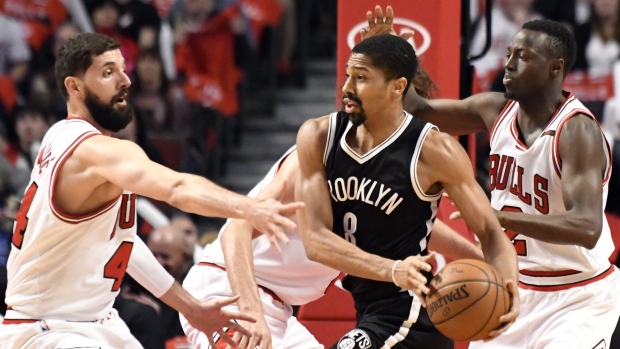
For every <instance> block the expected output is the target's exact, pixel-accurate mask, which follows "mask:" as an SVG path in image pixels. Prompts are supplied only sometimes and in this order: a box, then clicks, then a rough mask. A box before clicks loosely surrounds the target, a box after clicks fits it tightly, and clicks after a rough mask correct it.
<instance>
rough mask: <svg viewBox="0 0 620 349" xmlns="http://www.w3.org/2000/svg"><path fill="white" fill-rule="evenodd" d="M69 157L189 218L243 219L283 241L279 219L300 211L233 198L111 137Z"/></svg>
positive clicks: (91, 141)
mask: <svg viewBox="0 0 620 349" xmlns="http://www.w3.org/2000/svg"><path fill="white" fill-rule="evenodd" d="M73 156H75V157H78V158H79V160H80V161H81V163H82V164H84V167H85V168H87V171H89V172H91V173H93V174H94V175H95V176H98V177H99V178H102V179H105V180H106V181H109V182H111V183H113V184H115V185H116V186H118V187H120V188H123V189H126V190H130V191H132V192H134V193H136V194H138V195H143V196H147V197H150V198H153V199H155V200H160V201H164V202H166V203H168V204H170V205H172V206H174V207H177V208H179V209H181V210H183V211H185V212H189V213H196V214H200V215H204V216H213V217H232V218H243V219H247V220H249V221H251V222H252V224H253V225H254V227H256V229H257V230H259V231H261V232H264V233H266V234H269V235H275V236H283V235H284V233H283V232H282V226H284V227H288V228H291V229H294V228H295V224H294V223H293V222H292V221H290V220H289V219H287V218H285V217H286V216H290V215H292V214H294V213H295V210H297V209H298V208H300V207H303V204H302V203H290V204H287V205H282V204H281V203H280V202H278V201H276V200H274V199H264V200H257V199H254V198H249V197H246V196H244V195H239V194H236V193H233V192H231V191H229V190H226V189H224V188H222V187H220V186H217V185H216V184H214V183H213V182H211V181H209V180H207V179H206V178H203V177H200V176H195V175H190V174H186V173H179V172H176V171H173V170H171V169H169V168H167V167H165V166H162V165H159V164H157V163H155V162H152V161H151V160H149V159H148V157H147V156H146V154H145V153H144V151H143V150H142V149H141V148H140V147H139V146H137V145H136V144H135V143H132V142H129V141H124V140H119V139H115V138H111V137H106V136H94V137H91V138H89V139H87V140H86V141H84V142H83V143H82V144H81V145H80V146H79V147H78V148H77V149H76V151H75V153H74V154H73Z"/></svg>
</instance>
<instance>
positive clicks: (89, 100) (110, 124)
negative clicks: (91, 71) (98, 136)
mask: <svg viewBox="0 0 620 349" xmlns="http://www.w3.org/2000/svg"><path fill="white" fill-rule="evenodd" d="M123 95H127V91H126V90H123V91H120V92H119V93H118V94H116V95H115V96H114V97H113V98H112V100H111V101H110V103H108V104H106V103H102V102H101V101H100V100H99V98H98V97H97V96H96V95H95V94H94V93H91V92H90V91H89V90H88V89H86V99H85V100H84V102H85V104H86V108H88V112H89V113H90V115H91V116H92V117H93V119H94V120H95V122H96V123H97V124H99V126H101V127H102V128H103V129H105V130H107V131H111V132H118V131H120V130H122V129H124V128H125V127H127V125H129V123H130V122H131V120H133V110H132V109H131V107H130V106H129V105H123V106H115V104H116V101H117V100H118V98H119V97H121V96H123Z"/></svg>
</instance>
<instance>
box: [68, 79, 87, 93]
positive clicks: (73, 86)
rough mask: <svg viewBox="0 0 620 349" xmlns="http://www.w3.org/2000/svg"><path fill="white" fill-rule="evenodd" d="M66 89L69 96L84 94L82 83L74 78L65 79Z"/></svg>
mask: <svg viewBox="0 0 620 349" xmlns="http://www.w3.org/2000/svg"><path fill="white" fill-rule="evenodd" d="M65 88H66V89H67V92H68V93H69V95H72V94H82V93H84V87H83V86H82V82H81V81H80V80H79V79H77V78H76V77H74V76H67V77H66V78H65Z"/></svg>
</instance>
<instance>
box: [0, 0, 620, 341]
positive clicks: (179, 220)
mask: <svg viewBox="0 0 620 349" xmlns="http://www.w3.org/2000/svg"><path fill="white" fill-rule="evenodd" d="M470 3H471V5H472V8H471V17H472V33H473V37H472V41H471V45H470V46H471V54H472V55H476V54H478V53H480V52H481V51H482V49H483V47H484V46H485V40H486V35H485V25H486V23H485V19H484V16H483V14H484V12H485V11H484V10H485V9H484V4H485V1H484V0H470ZM493 4H494V7H493V10H492V26H491V27H492V32H491V38H490V40H491V45H490V49H489V51H488V52H487V53H486V54H485V55H484V56H483V57H482V58H481V59H479V60H476V61H475V62H473V65H474V67H475V74H474V75H475V76H474V88H473V92H474V93H475V92H482V91H489V90H493V91H501V92H503V91H504V89H503V86H502V77H503V64H504V61H505V56H506V47H507V46H508V44H509V43H510V40H511V38H512V36H513V35H514V34H515V33H516V32H517V31H518V29H519V28H520V27H521V25H522V24H523V23H524V22H526V21H529V20H532V19H536V18H550V19H553V20H557V21H561V22H563V23H565V24H566V26H568V27H569V28H570V29H571V30H572V31H573V33H574V34H575V38H576V40H577V44H578V51H577V60H576V63H575V66H574V67H573V70H572V72H571V73H570V74H569V76H568V77H567V80H566V85H567V86H566V90H569V91H572V92H574V94H575V95H576V96H577V97H578V98H580V99H581V100H582V101H584V102H585V104H586V105H587V106H588V107H589V108H591V110H592V112H593V113H594V115H595V116H596V117H597V118H598V119H599V121H600V122H601V124H602V125H603V128H604V131H605V133H606V135H607V137H608V139H609V140H610V142H611V143H612V145H613V148H614V149H618V150H617V151H614V158H615V159H616V158H619V159H618V160H619V161H617V162H616V163H620V97H616V96H615V94H614V81H620V69H619V65H618V62H619V58H620V0H494V1H493ZM335 16H336V0H312V1H310V0H0V118H1V122H0V154H1V155H2V156H0V266H1V267H2V268H0V290H2V289H3V285H2V282H3V280H4V281H5V280H6V269H5V268H4V265H5V263H6V258H7V255H8V252H9V250H10V238H11V233H12V226H13V218H14V215H15V212H16V211H17V209H18V207H19V203H20V200H21V195H22V193H23V191H24V189H25V187H26V186H27V184H28V181H29V177H30V171H31V169H32V167H33V165H34V163H35V161H36V157H37V154H38V149H39V145H40V142H41V140H42V137H43V135H44V134H45V132H46V131H47V129H48V128H49V127H50V126H51V125H52V124H53V123H54V122H56V121H57V120H61V119H64V118H65V117H67V110H66V104H65V101H64V99H63V98H62V96H61V95H60V93H58V87H57V86H56V82H55V79H54V57H55V55H56V53H57V52H58V49H59V48H60V46H61V45H62V44H63V43H64V42H65V41H66V40H67V39H68V38H70V37H72V36H73V35H75V34H77V33H79V32H84V31H87V32H99V33H104V34H107V35H109V36H111V37H113V38H115V39H116V40H117V41H118V42H119V43H120V45H121V46H120V49H121V51H122V53H123V56H124V57H125V59H126V71H127V72H128V73H129V75H130V76H131V77H132V82H133V84H132V86H131V88H130V91H131V92H130V94H129V99H130V102H131V104H132V105H133V106H134V109H135V116H136V117H135V121H134V122H132V124H130V125H129V126H128V127H127V128H126V129H125V130H123V131H121V132H119V133H118V134H117V135H116V136H117V137H120V138H124V139H128V140H131V141H133V142H136V143H138V144H139V145H141V146H142V148H143V149H144V150H145V152H146V153H147V155H148V156H149V157H150V158H151V159H152V160H154V161H156V162H160V163H163V164H165V165H167V166H169V167H172V168H174V169H177V170H182V171H185V172H190V173H196V174H200V175H203V176H206V177H209V178H211V179H214V180H216V181H217V179H218V178H220V177H221V176H222V175H224V174H225V172H226V158H227V152H228V151H229V150H230V148H231V147H232V146H234V145H235V144H236V143H238V142H239V136H240V133H241V132H242V129H243V119H244V118H245V117H247V116H248V115H257V114H263V115H270V114H273V108H274V98H275V91H276V89H277V88H278V87H282V86H291V85H292V86H296V87H303V86H304V85H305V78H306V76H305V74H306V72H305V62H306V60H307V59H308V58H309V55H310V54H313V55H325V56H328V57H334V56H335V47H336V46H335V36H336V33H335ZM326 33H327V34H326ZM316 37H320V38H321V39H320V40H322V41H320V42H316V41H313V40H314V39H313V38H316ZM321 44H322V46H321ZM308 47H313V50H312V52H309V50H308ZM614 73H616V74H617V76H615V80H614ZM619 86H620V85H619ZM618 95H619V96H620V93H618ZM477 139H478V142H477V147H478V156H477V159H478V161H477V167H478V171H477V173H478V177H479V180H480V181H481V183H483V184H484V183H487V177H486V176H487V174H488V160H487V159H488V152H489V149H488V135H487V134H480V135H478V137H477ZM483 187H485V186H483ZM618 192H620V171H614V172H613V173H612V179H611V182H610V192H609V193H610V195H609V198H608V207H607V209H608V211H610V212H614V213H617V214H620V195H617V194H616V193H618ZM168 215H169V216H170V217H172V218H170V219H165V220H164V221H165V222H164V224H161V225H160V226H158V227H157V228H156V229H154V228H153V227H152V226H151V225H150V224H148V223H146V222H142V224H141V226H140V234H141V237H142V238H144V239H145V240H147V243H148V246H149V248H150V249H151V250H152V251H153V253H154V254H155V256H156V257H157V259H158V260H159V261H160V263H161V264H162V265H164V266H165V267H166V269H167V270H168V271H169V272H170V273H171V274H172V275H173V276H174V277H175V278H176V279H177V280H178V281H182V279H183V278H184V276H185V274H186V273H187V271H188V270H189V267H190V266H191V265H192V264H193V263H194V258H195V256H196V255H199V253H200V249H201V246H204V244H205V243H207V242H209V239H212V238H214V236H215V234H216V232H211V233H199V230H198V228H197V226H196V224H195V222H193V221H192V217H190V216H186V215H180V214H178V213H175V212H168ZM201 237H202V238H201ZM201 240H202V241H201ZM2 274H4V275H2ZM0 297H1V298H2V299H4V296H3V294H2V292H0ZM115 307H116V308H117V309H118V311H119V313H120V314H121V317H123V319H124V320H125V321H126V322H127V323H128V325H129V327H130V328H131V330H132V332H134V335H135V336H136V337H137V338H138V339H139V340H140V341H141V342H142V343H143V345H144V347H145V348H156V349H163V348H165V347H166V345H167V348H187V344H186V343H185V341H184V339H183V332H182V329H181V328H180V323H179V320H178V316H177V314H176V313H175V312H174V311H173V310H172V309H171V308H169V307H168V306H166V305H165V304H163V303H162V302H160V301H159V300H158V299H156V298H154V297H152V296H151V295H150V294H148V292H147V291H146V290H144V289H143V288H141V287H140V286H139V285H138V284H137V283H135V282H133V281H132V280H131V279H130V278H129V277H127V280H125V282H124V283H123V287H122V291H121V297H118V300H117V302H116V304H115ZM3 311H4V309H2V310H0V314H1V313H2V312H3Z"/></svg>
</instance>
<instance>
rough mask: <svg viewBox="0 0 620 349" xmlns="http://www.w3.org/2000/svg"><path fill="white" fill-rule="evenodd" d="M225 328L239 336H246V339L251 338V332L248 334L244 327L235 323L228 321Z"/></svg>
mask: <svg viewBox="0 0 620 349" xmlns="http://www.w3.org/2000/svg"><path fill="white" fill-rule="evenodd" d="M225 327H228V328H229V329H231V330H233V331H235V332H236V333H239V335H240V336H246V337H251V336H252V332H250V331H249V330H248V329H246V328H245V327H243V326H241V325H239V324H238V323H236V322H235V321H228V323H227V324H226V325H225ZM235 345H236V343H235Z"/></svg>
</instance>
